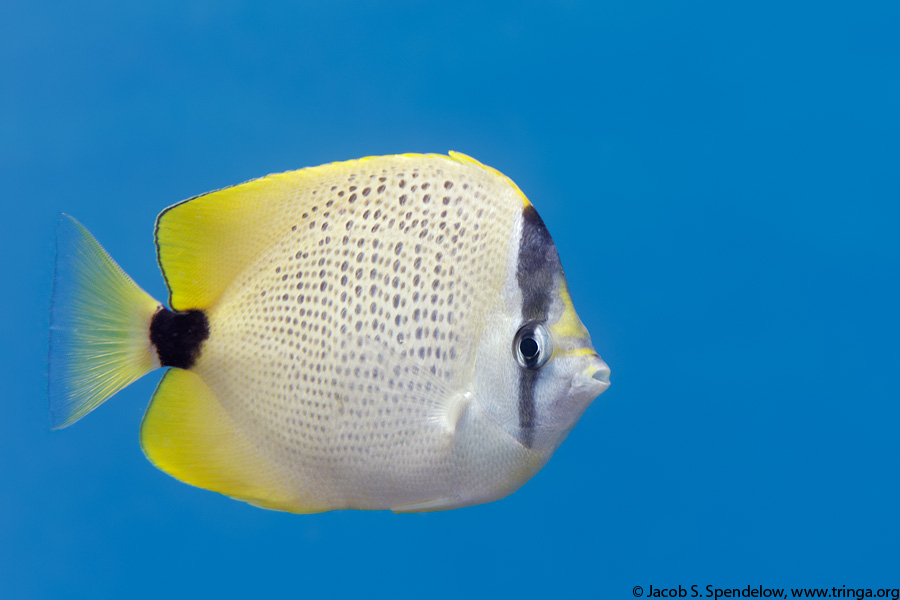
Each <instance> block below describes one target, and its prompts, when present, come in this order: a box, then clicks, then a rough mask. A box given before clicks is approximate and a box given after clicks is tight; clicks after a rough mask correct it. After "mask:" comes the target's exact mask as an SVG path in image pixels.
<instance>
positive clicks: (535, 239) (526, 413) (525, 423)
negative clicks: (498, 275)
mask: <svg viewBox="0 0 900 600" xmlns="http://www.w3.org/2000/svg"><path fill="white" fill-rule="evenodd" d="M561 269H562V267H561V265H560V262H559V253H558V252H557V250H556V244H554V243H553V239H552V238H551V237H550V232H549V231H547V227H546V225H544V221H542V220H541V217H540V216H539V215H538V214H537V211H536V210H535V209H534V207H533V206H531V205H529V206H526V207H525V208H524V209H523V210H522V237H521V238H520V239H519V258H518V264H517V265H516V280H517V282H518V284H519V289H520V290H521V291H522V319H523V320H525V321H538V322H545V321H546V320H547V315H548V312H549V310H550V301H551V299H552V297H553V296H552V295H553V293H554V290H555V285H554V278H555V276H556V274H557V273H559V272H560V270H561ZM540 373H541V371H539V370H538V371H532V370H527V369H520V370H519V441H520V442H522V444H523V445H524V446H526V447H531V443H532V441H533V439H534V425H535V404H534V392H535V387H536V384H537V380H538V377H539V376H540Z"/></svg>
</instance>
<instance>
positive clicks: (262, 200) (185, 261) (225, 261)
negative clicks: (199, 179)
mask: <svg viewBox="0 0 900 600" xmlns="http://www.w3.org/2000/svg"><path fill="white" fill-rule="evenodd" d="M310 171H311V170H310V169H301V170H299V171H289V172H287V173H278V174H275V175H269V176H267V177H263V178H260V179H254V180H252V181H247V182H245V183H242V184H239V185H235V186H231V187H227V188H224V189H221V190H218V191H215V192H210V193H208V194H203V195H201V196H197V197H194V198H191V199H190V200H185V201H184V202H181V203H180V204H176V205H174V206H171V207H169V208H167V209H166V210H164V211H163V212H162V213H161V214H160V215H159V217H158V218H157V220H156V248H157V257H158V259H159V266H160V268H161V269H162V272H163V276H164V277H165V278H166V284H167V285H168V287H169V305H170V306H171V307H172V308H173V309H174V310H180V311H183V310H190V309H195V308H199V309H207V308H209V307H210V306H212V305H213V303H215V301H216V300H217V299H218V298H219V297H220V296H221V295H222V292H224V291H225V288H226V287H227V286H228V285H229V284H230V283H231V282H232V281H233V280H234V279H235V277H237V276H238V275H239V274H240V273H241V271H242V270H243V269H244V268H245V267H246V266H247V265H248V264H249V262H250V261H252V260H254V259H255V258H256V257H258V256H259V253H260V252H261V251H262V250H263V249H264V248H265V247H266V246H267V245H268V242H269V240H270V239H271V236H272V234H273V227H275V226H276V224H277V223H280V222H283V221H284V219H283V218H282V217H283V215H284V211H285V209H286V208H287V206H288V203H289V202H290V201H291V200H294V199H297V198H300V197H302V196H303V191H304V190H303V188H304V184H305V183H306V182H308V181H309V180H310V179H311V177H310Z"/></svg>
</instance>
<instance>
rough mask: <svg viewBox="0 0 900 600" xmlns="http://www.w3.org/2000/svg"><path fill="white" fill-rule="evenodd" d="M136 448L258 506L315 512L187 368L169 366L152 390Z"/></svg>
mask: <svg viewBox="0 0 900 600" xmlns="http://www.w3.org/2000/svg"><path fill="white" fill-rule="evenodd" d="M141 447H142V448H143V450H144V454H145V455H146V456H147V458H148V459H149V460H150V462H151V463H153V464H154V465H155V466H156V467H157V468H159V469H160V470H162V471H164V472H166V473H168V474H169V475H171V476H172V477H174V478H176V479H178V480H180V481H183V482H185V483H188V484H190V485H194V486H197V487H200V488H205V489H208V490H212V491H215V492H219V493H220V494H225V495H226V496H230V497H232V498H236V499H238V500H243V501H245V502H249V503H251V504H254V505H257V506H261V507H264V508H271V509H276V510H286V511H291V512H316V511H317V509H316V508H313V507H308V506H305V505H304V504H303V501H302V498H298V497H297V495H296V494H295V493H292V492H291V490H290V486H289V482H290V478H289V477H288V476H287V473H286V472H285V469H284V468H283V467H281V466H280V465H278V464H277V463H275V462H274V461H272V460H271V459H269V458H267V457H266V456H265V455H264V454H263V453H262V452H261V451H260V449H259V448H258V447H257V446H256V445H254V444H253V442H252V440H251V439H250V438H249V436H248V435H247V434H246V433H245V432H244V431H243V430H242V429H241V428H239V427H238V426H237V423H235V421H234V419H233V418H232V417H231V415H230V414H229V413H228V412H227V411H226V410H225V409H224V407H223V406H222V405H221V403H220V402H219V401H218V399H217V398H216V395H215V393H214V392H213V391H212V390H211V389H210V388H209V387H208V386H207V385H206V383H204V381H203V379H201V378H200V376H199V375H197V374H196V373H193V372H191V371H186V370H182V369H170V370H169V371H168V372H167V373H166V375H165V377H164V378H163V380H162V381H161V382H160V384H159V387H157V388H156V393H155V394H154V395H153V401H152V402H151V403H150V406H149V408H148V409H147V412H146V413H145V415H144V421H143V423H142V424H141ZM318 510H321V509H318Z"/></svg>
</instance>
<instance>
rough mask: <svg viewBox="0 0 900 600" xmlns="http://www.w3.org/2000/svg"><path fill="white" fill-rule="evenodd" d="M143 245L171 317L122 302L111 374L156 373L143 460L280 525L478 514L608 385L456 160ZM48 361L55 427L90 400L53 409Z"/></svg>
mask: <svg viewBox="0 0 900 600" xmlns="http://www.w3.org/2000/svg"><path fill="white" fill-rule="evenodd" d="M84 234H85V235H87V234H86V232H84ZM63 237H64V236H62V235H61V238H63ZM69 237H71V239H73V240H80V239H81V238H80V237H79V236H78V235H74V234H73V235H72V236H69ZM156 237H157V247H158V257H159V261H160V266H161V268H162V270H163V273H164V275H165V277H166V282H167V284H168V287H169V290H170V305H171V308H172V310H169V309H166V308H163V307H162V306H160V305H158V304H156V303H155V301H152V299H149V300H148V298H149V297H147V296H146V294H144V293H143V292H141V291H140V290H139V289H138V288H137V287H136V286H134V285H133V283H131V282H130V280H128V283H129V284H130V285H131V287H133V288H134V289H135V290H137V291H136V292H134V293H133V294H132V296H133V300H131V302H132V304H134V305H135V308H134V309H133V310H130V311H124V312H125V313H126V314H131V315H133V316H132V317H131V321H132V322H133V323H134V325H133V326H132V329H131V330H129V331H140V329H141V324H143V326H144V330H143V334H142V335H143V338H140V337H139V336H137V334H136V333H133V334H131V338H132V342H131V344H132V345H131V346H130V347H129V350H127V351H125V352H124V354H123V356H124V358H123V361H126V362H127V360H132V361H133V359H134V357H136V356H137V355H138V354H141V355H142V356H140V357H139V358H140V359H141V361H140V362H141V365H140V366H139V367H136V368H134V369H132V371H133V372H134V373H135V374H138V372H139V371H144V372H145V371H146V370H149V369H148V365H147V363H151V364H150V365H149V368H152V367H155V366H165V367H172V368H170V369H169V371H168V372H167V373H166V375H165V377H164V379H163V381H162V382H161V383H160V386H159V388H158V390H157V392H156V394H155V396H154V400H153V402H152V403H151V405H150V407H149V408H148V410H147V413H146V415H145V418H144V422H143V425H142V431H141V440H142V446H143V448H144V451H145V453H146V454H147V456H148V458H149V459H150V460H151V462H153V463H154V464H155V465H157V466H158V467H160V468H161V469H162V470H164V471H166V472H168V473H170V474H172V475H173V476H175V477H177V478H178V479H181V480H183V481H186V482H187V483H191V484H193V485H197V486H199V487H204V488H208V489H212V490H215V491H219V492H221V493H224V494H227V495H229V496H232V497H236V498H239V499H243V500H246V501H248V502H251V503H254V504H257V505H261V506H265V507H269V508H276V509H281V510H288V511H294V512H317V511H323V510H331V509H339V508H358V509H393V510H395V511H410V510H432V509H445V508H453V507H458V506H466V505H471V504H477V503H481V502H487V501H491V500H494V499H497V498H500V497H502V496H505V495H507V494H509V493H511V492H512V491H514V490H515V489H517V488H518V487H519V486H520V485H522V484H523V483H524V482H525V481H527V480H528V479H529V478H530V477H531V476H532V475H533V474H534V473H536V472H537V471H538V470H539V469H540V468H541V467H542V466H543V465H544V464H545V463H546V462H547V460H548V459H549V458H550V456H551V455H552V453H553V451H554V450H555V449H556V447H557V446H558V445H559V443H561V442H562V440H563V439H564V438H565V436H566V435H567V433H568V432H569V430H570V429H571V428H572V427H573V426H574V424H575V422H576V421H577V420H578V418H579V417H580V415H581V414H582V412H583V411H584V409H585V408H586V407H587V405H588V404H589V403H590V401H591V400H593V398H594V397H595V396H597V395H598V394H599V393H601V392H602V391H603V390H604V389H605V388H606V386H607V385H608V369H607V367H606V365H605V364H604V363H603V361H602V360H600V358H599V357H598V356H597V355H596V353H595V352H594V350H593V348H592V346H591V342H590V338H589V336H588V333H587V331H586V330H585V328H584V326H583V325H582V324H581V322H580V321H579V319H578V317H577V315H576V314H575V311H574V307H573V306H572V303H571V299H570V296H569V293H568V289H567V286H566V282H565V278H564V276H563V272H562V267H561V265H560V261H559V257H558V255H557V251H556V247H555V245H554V244H553V241H552V239H551V238H550V235H549V233H548V232H547V229H546V227H545V226H544V224H543V222H542V221H541V219H540V217H539V216H538V215H537V212H536V211H535V210H534V207H533V206H532V205H531V204H530V202H529V201H528V200H527V199H526V198H525V196H524V195H523V194H522V192H521V191H520V190H519V189H518V188H517V187H516V186H515V184H513V183H512V182H511V181H510V180H509V179H508V178H506V177H505V176H503V175H501V174H500V173H498V172H497V171H494V170H493V169H490V168H488V167H485V166H483V165H481V164H480V163H478V162H476V161H474V160H473V159H470V158H468V157H465V156H463V155H460V154H451V155H450V156H449V157H448V156H438V155H403V156H386V157H372V158H367V159H361V160H357V161H348V162H343V163H335V164H331V165H324V166H322V167H315V168H308V169H302V170H300V171H292V172H288V173H282V174H277V175H270V176H268V177H265V178H262V179H258V180H254V181H250V182H247V183H244V184H241V185H239V186H234V187H232V188H226V189H223V190H220V191H217V192H212V193H210V194H206V195H203V196H199V197H197V198H193V199H191V200H188V201H185V202H183V203H181V204H178V205H175V206H173V207H171V208H169V209H167V210H166V211H164V212H163V213H162V214H161V215H160V217H159V219H158V221H157V231H156ZM90 241H91V242H92V241H93V240H90ZM79 243H82V242H79ZM84 243H87V242H84ZM93 243H94V244H96V242H93ZM97 249H99V246H97ZM99 252H100V253H102V250H99ZM104 256H105V254H104ZM106 258H107V259H108V257H106ZM109 262H110V263H111V260H109ZM112 266H113V267H114V266H115V265H114V263H112ZM57 273H58V275H57V277H58V278H59V273H60V269H59V267H58V269H57ZM122 276H123V277H124V274H123V275H122ZM122 285H123V287H127V286H125V285H124V284H122ZM84 287H85V286H82V288H79V291H78V293H82V294H89V293H90V290H88V291H87V292H85V291H84V289H83V288H84ZM59 301H60V298H59V294H58V293H56V292H55V301H54V306H56V305H57V303H58V302H59ZM125 304H127V302H124V303H123V302H120V303H119V305H125ZM151 305H152V309H151ZM54 310H55V312H54V317H55V318H54V321H56V322H59V323H62V326H57V330H60V331H63V332H65V331H66V326H65V321H66V319H67V318H68V317H67V313H66V311H64V310H56V309H54ZM57 313H61V314H57ZM141 339H143V340H144V342H143V345H141ZM148 341H149V343H147V342H148ZM53 342H54V340H53V337H51V389H50V391H51V409H53V408H54V407H55V408H56V411H55V414H56V415H57V416H58V418H57V424H61V425H66V424H68V423H70V422H73V421H74V420H76V419H77V418H79V417H80V416H82V415H83V414H84V413H86V412H87V410H90V409H91V408H93V406H96V405H97V404H99V402H102V399H100V400H99V401H96V398H93V399H90V400H89V401H85V400H83V399H82V398H79V397H78V396H77V395H75V394H72V393H71V392H70V393H68V394H66V393H60V390H59V389H54V381H66V380H71V379H73V373H75V372H76V371H77V369H78V368H79V365H78V364H69V363H65V362H61V363H60V361H57V362H58V363H59V367H57V369H56V371H57V372H58V373H54V364H53V357H54V350H53V345H54V344H53ZM64 342H65V340H62V341H60V340H59V339H57V343H56V346H57V347H62V345H64ZM67 343H69V344H70V345H72V344H73V343H71V342H67ZM80 345H81V346H84V345H85V342H84V341H82V342H80ZM88 345H90V344H88ZM134 347H139V348H141V350H140V352H137V351H135V350H134ZM129 353H130V354H129ZM144 355H149V358H148V356H144ZM129 356H130V357H131V358H129ZM84 362H85V359H82V360H81V363H82V364H83V363H84ZM70 363H71V361H70ZM119 370H120V371H121V370H122V369H119ZM140 374H142V372H141V373H140ZM54 375H58V376H57V377H56V379H55V380H54ZM137 376H139V374H138V375H137ZM125 379H127V378H125ZM123 381H124V379H123ZM124 384H127V381H125V382H124ZM119 387H121V385H119ZM114 391H115V390H113V392H114ZM89 405H91V406H89ZM85 407H87V410H83V408H85Z"/></svg>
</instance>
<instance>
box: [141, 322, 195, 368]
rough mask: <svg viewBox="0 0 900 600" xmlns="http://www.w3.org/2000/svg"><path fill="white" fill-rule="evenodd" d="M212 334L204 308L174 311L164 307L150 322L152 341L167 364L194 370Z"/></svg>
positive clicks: (165, 364) (160, 358)
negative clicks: (204, 343)
mask: <svg viewBox="0 0 900 600" xmlns="http://www.w3.org/2000/svg"><path fill="white" fill-rule="evenodd" d="M208 337H209V320H208V319H207V318H206V313H204V312H203V311H202V310H196V309H195V310H189V311H186V312H173V311H171V310H169V309H168V308H163V309H161V310H159V311H157V313H156V314H155V315H153V319H152V320H151V321H150V341H151V342H152V343H153V345H154V346H156V354H157V355H158V356H159V363H160V365H161V366H163V367H176V368H179V369H190V368H191V367H192V366H194V363H195V362H196V361H197V357H198V356H200V346H201V345H202V344H203V342H204V340H206V339H207V338H208Z"/></svg>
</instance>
